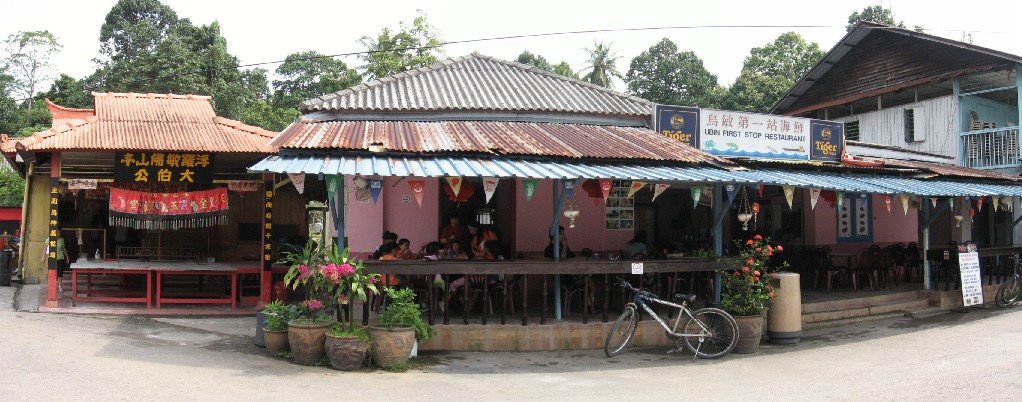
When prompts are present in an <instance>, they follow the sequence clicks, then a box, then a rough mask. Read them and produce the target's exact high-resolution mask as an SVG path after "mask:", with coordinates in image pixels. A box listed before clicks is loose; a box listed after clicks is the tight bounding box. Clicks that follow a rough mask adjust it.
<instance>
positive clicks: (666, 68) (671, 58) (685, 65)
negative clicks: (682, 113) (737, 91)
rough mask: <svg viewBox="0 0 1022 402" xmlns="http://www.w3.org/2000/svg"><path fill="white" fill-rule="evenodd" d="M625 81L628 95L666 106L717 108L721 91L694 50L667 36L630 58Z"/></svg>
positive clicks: (715, 78)
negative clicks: (685, 48) (686, 49)
mask: <svg viewBox="0 0 1022 402" xmlns="http://www.w3.org/2000/svg"><path fill="white" fill-rule="evenodd" d="M625 82H626V83H627V84H628V90H629V92H631V93H632V94H634V95H636V96H638V97H640V98H643V99H646V100H648V101H651V102H656V103H663V104H668V105H690V106H700V107H718V106H719V105H720V100H721V98H722V97H723V94H724V89H723V88H722V87H721V86H720V85H718V84H717V76H716V75H713V74H711V73H710V72H709V71H708V70H707V69H706V67H705V66H704V65H703V61H702V60H701V59H700V58H699V57H697V56H696V54H695V53H694V52H692V51H684V52H679V51H678V45H676V44H675V43H674V42H672V41H671V40H670V39H667V38H664V39H662V40H660V42H658V43H657V44H655V45H653V46H651V47H650V48H649V49H648V50H646V51H643V52H642V53H640V54H639V55H638V56H636V57H635V58H634V59H632V62H631V64H630V65H629V67H628V75H627V76H626V77H625Z"/></svg>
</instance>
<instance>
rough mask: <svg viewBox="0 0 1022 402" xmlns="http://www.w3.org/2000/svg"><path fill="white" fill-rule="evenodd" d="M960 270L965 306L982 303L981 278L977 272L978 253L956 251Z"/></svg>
mask: <svg viewBox="0 0 1022 402" xmlns="http://www.w3.org/2000/svg"><path fill="white" fill-rule="evenodd" d="M958 266H959V267H960V268H961V271H962V302H963V303H964V305H965V307H968V306H975V305H977V304H983V278H982V277H981V276H980V272H979V253H977V252H975V251H973V252H967V253H958Z"/></svg>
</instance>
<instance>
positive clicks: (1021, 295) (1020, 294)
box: [994, 254, 1022, 307]
mask: <svg viewBox="0 0 1022 402" xmlns="http://www.w3.org/2000/svg"><path fill="white" fill-rule="evenodd" d="M1011 260H1012V262H1013V264H1012V271H1013V272H1012V275H1011V276H1010V277H1008V279H1007V280H1005V281H1004V283H1001V286H1000V287H998V288H997V295H996V296H995V297H994V302H995V303H997V307H1008V306H1010V305H1012V304H1015V302H1017V301H1019V299H1022V280H1020V279H1019V276H1020V275H1022V261H1020V260H1019V256H1018V254H1012V256H1011Z"/></svg>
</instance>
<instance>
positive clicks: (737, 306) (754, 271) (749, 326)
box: [719, 235, 788, 353]
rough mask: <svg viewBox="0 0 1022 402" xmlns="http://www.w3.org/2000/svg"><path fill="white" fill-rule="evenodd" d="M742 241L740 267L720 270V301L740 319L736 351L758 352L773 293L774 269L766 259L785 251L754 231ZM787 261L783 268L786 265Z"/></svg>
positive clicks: (736, 319)
mask: <svg viewBox="0 0 1022 402" xmlns="http://www.w3.org/2000/svg"><path fill="white" fill-rule="evenodd" d="M738 245H739V255H740V259H739V263H740V264H741V266H740V267H738V268H736V269H734V270H727V271H721V272H719V273H720V274H721V275H720V277H721V285H722V292H721V304H723V306H724V310H725V311H727V312H728V313H731V315H733V316H734V317H735V321H737V322H738V344H736V345H735V348H734V350H733V352H735V353H755V352H758V351H759V343H760V340H761V338H762V337H763V312H764V310H765V309H766V308H767V306H768V305H769V304H770V300H771V299H773V297H774V287H773V285H771V284H770V279H769V278H770V273H771V272H773V271H774V269H773V268H772V267H770V266H769V264H767V260H768V259H769V258H770V257H772V256H773V255H774V253H775V252H781V251H784V248H783V247H782V246H780V245H778V246H776V247H775V246H773V245H771V244H770V239H769V238H766V239H764V238H763V236H760V235H755V236H753V238H752V239H749V240H747V241H746V242H745V243H740V242H739V243H738ZM787 267H788V263H787V262H785V263H784V264H782V266H781V268H782V269H783V268H787Z"/></svg>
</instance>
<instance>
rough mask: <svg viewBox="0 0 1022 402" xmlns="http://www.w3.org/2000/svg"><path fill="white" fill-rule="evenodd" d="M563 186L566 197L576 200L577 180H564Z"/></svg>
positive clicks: (562, 181)
mask: <svg viewBox="0 0 1022 402" xmlns="http://www.w3.org/2000/svg"><path fill="white" fill-rule="evenodd" d="M561 184H562V185H563V186H564V190H563V191H564V196H565V197H567V198H571V199H574V198H575V179H564V180H561Z"/></svg>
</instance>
